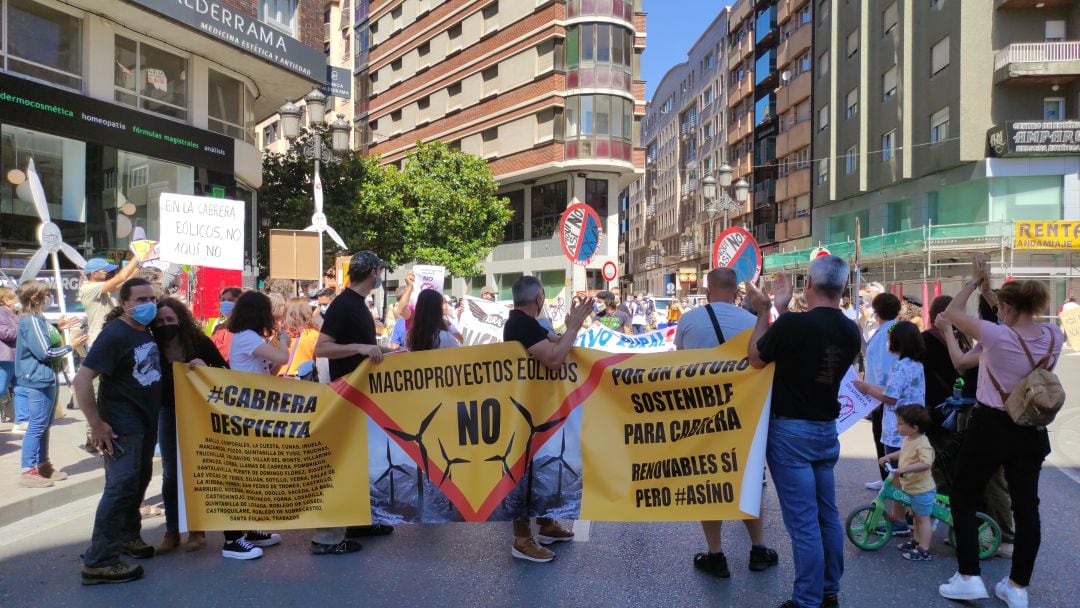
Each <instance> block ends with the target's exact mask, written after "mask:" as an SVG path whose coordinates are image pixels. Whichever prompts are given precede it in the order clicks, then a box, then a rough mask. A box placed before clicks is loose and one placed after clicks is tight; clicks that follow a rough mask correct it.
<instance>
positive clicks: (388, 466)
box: [375, 437, 409, 509]
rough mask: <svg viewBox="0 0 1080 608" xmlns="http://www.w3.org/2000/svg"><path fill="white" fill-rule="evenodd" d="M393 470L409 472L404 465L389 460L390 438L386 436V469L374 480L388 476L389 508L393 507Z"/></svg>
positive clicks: (405, 473)
mask: <svg viewBox="0 0 1080 608" xmlns="http://www.w3.org/2000/svg"><path fill="white" fill-rule="evenodd" d="M394 471H397V472H399V473H401V474H403V475H408V474H409V472H408V471H406V470H405V467H403V466H401V465H400V464H394V461H393V460H390V438H389V437H387V438H386V470H385V471H383V474H382V475H379V478H378V479H376V480H375V483H379V482H380V481H382V480H384V479H386V478H387V477H389V478H390V508H391V509H392V508H394Z"/></svg>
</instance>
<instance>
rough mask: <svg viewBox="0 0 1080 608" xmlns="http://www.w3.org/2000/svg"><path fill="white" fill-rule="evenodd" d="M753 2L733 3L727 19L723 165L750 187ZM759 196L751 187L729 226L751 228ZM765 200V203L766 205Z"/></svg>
mask: <svg viewBox="0 0 1080 608" xmlns="http://www.w3.org/2000/svg"><path fill="white" fill-rule="evenodd" d="M755 21H756V15H755V12H754V2H753V0H737V1H736V2H735V3H734V4H732V6H731V13H730V15H729V17H728V52H727V57H728V62H727V70H728V74H727V95H726V98H727V107H728V111H727V113H728V120H727V145H728V153H727V162H728V164H729V165H731V168H732V169H733V170H734V177H733V179H735V180H739V179H742V180H745V181H746V182H748V183H750V184H753V183H754V181H753V180H754V171H755V169H754V167H755V163H754V158H755V151H754V150H755V143H756V140H755V136H754V133H755V124H756V122H757V119H756V117H755V114H754V111H755V95H756V87H755V83H754V80H755V77H754V68H755V59H756V58H755V52H754V48H755V35H754V25H755ZM774 189H775V188H774ZM759 197H760V195H759V192H758V191H756V190H755V189H754V188H753V187H752V188H751V191H750V196H748V197H747V199H746V202H745V203H744V204H743V205H742V208H741V209H738V210H736V211H734V212H731V214H730V223H731V225H732V226H743V227H746V228H752V226H753V223H754V217H753V215H754V214H753V212H754V209H755V208H756V207H755V205H757V204H759V203H757V202H756V201H757V200H758V198H759ZM768 202H769V201H767V200H766V202H765V203H760V204H768Z"/></svg>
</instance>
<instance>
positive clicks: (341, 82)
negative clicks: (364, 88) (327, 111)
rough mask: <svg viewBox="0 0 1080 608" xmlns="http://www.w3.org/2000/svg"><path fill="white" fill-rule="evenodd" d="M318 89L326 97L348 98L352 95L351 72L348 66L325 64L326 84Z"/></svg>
mask: <svg viewBox="0 0 1080 608" xmlns="http://www.w3.org/2000/svg"><path fill="white" fill-rule="evenodd" d="M319 91H321V92H322V94H323V95H326V96H327V97H337V98H338V99H349V98H351V97H352V73H351V72H350V71H349V68H335V67H334V66H332V65H328V66H326V84H325V85H323V86H322V87H321V88H320V89H319Z"/></svg>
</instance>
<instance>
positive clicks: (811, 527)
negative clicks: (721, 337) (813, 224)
mask: <svg viewBox="0 0 1080 608" xmlns="http://www.w3.org/2000/svg"><path fill="white" fill-rule="evenodd" d="M847 277H848V266H847V263H846V262H845V261H844V260H843V259H841V258H838V257H836V256H825V257H820V258H816V259H815V260H814V261H813V262H811V263H810V267H809V268H808V269H807V281H806V289H805V292H804V293H805V296H806V304H807V306H808V307H809V308H810V310H809V311H808V312H803V313H788V312H787V306H788V303H789V302H790V301H791V284H790V283H789V282H788V279H787V277H785V276H783V275H780V277H779V279H778V282H777V284H776V289H775V294H774V295H775V298H776V308H777V310H778V311H779V312H780V316H779V317H778V318H777V319H776V322H775V323H773V324H772V327H769V312H770V309H771V307H772V302H770V300H769V297H768V296H767V295H765V294H763V293H762V292H761V291H760V290H759V289H757V288H756V287H754V285H752V284H750V283H747V285H746V291H747V297H748V298H749V299H750V303H751V305H752V306H753V309H754V311H755V312H756V313H757V324H756V325H755V326H754V333H753V335H752V336H751V337H750V344H749V347H748V351H749V352H748V356H749V358H750V364H751V365H752V366H754V367H755V368H757V369H761V368H763V367H765V366H766V365H768V364H769V363H773V362H775V363H776V368H775V370H774V376H773V388H772V413H771V420H770V421H769V439H768V442H767V444H766V449H765V459H766V461H767V462H768V465H769V472H770V473H771V474H772V478H773V484H774V486H775V487H776V496H777V498H778V499H779V502H780V510H781V512H783V514H784V527H786V528H787V531H788V534H789V535H790V536H791V545H792V553H793V556H794V562H795V585H794V589H793V591H792V595H791V603H792V604H794V605H795V606H839V602H840V600H839V597H838V594H839V593H840V576H841V575H842V574H843V571H844V532H843V529H842V527H841V525H840V512H839V511H838V510H837V508H836V480H835V478H834V476H833V467H835V466H836V461H837V459H838V458H839V457H840V442H839V441H838V440H837V435H836V418H837V416H839V415H840V404H839V402H838V401H837V394H838V393H839V391H840V381H841V380H843V378H844V374H845V373H847V370H848V369H849V368H850V367H851V365H852V363H854V362H855V357H856V356H857V355H858V354H859V350H860V348H861V346H862V340H861V337H860V335H859V328H858V326H857V325H855V322H854V321H852V320H851V319H848V318H847V317H846V316H844V313H843V311H841V310H840V296H841V295H842V294H843V291H844V286H845V285H846V284H847ZM785 605H786V604H785Z"/></svg>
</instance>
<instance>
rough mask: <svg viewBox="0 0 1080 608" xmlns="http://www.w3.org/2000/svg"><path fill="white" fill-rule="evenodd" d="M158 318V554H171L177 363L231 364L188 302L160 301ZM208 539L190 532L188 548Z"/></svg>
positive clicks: (176, 531)
mask: <svg viewBox="0 0 1080 608" xmlns="http://www.w3.org/2000/svg"><path fill="white" fill-rule="evenodd" d="M157 306H158V310H157V318H156V319H155V320H154V323H153V325H152V326H151V331H152V332H153V334H154V342H155V343H156V344H157V349H158V353H159V354H160V356H161V412H160V413H159V414H158V433H157V436H158V445H159V447H160V448H161V498H162V500H163V501H164V503H165V537H164V538H163V539H162V541H161V544H159V545H158V546H157V547H156V548H155V553H156V554H157V555H161V554H164V553H168V552H169V551H172V550H173V549H175V548H177V547H178V546H179V545H180V525H179V519H180V517H179V515H180V514H179V502H178V499H177V496H178V492H179V490H178V484H179V478H178V477H177V466H176V465H177V462H176V397H175V393H174V391H173V370H172V364H173V363H189V364H194V365H209V366H210V367H220V368H227V367H228V366H229V365H228V364H227V363H226V362H225V359H224V358H223V357H222V356H221V353H219V352H218V349H217V346H215V345H214V343H213V342H211V341H210V338H208V337H207V336H206V334H204V333H202V332H201V331H199V327H198V326H197V325H196V324H195V319H193V318H192V316H191V311H190V310H188V308H187V306H184V303H183V302H181V301H180V300H177V299H175V298H165V299H164V300H162V301H160V302H158V305H157ZM205 542H206V534H205V533H203V532H196V531H189V532H188V541H187V544H186V545H185V547H184V548H185V549H186V550H188V551H194V550H197V549H199V548H201V547H202V546H203V544H204V543H205Z"/></svg>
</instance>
